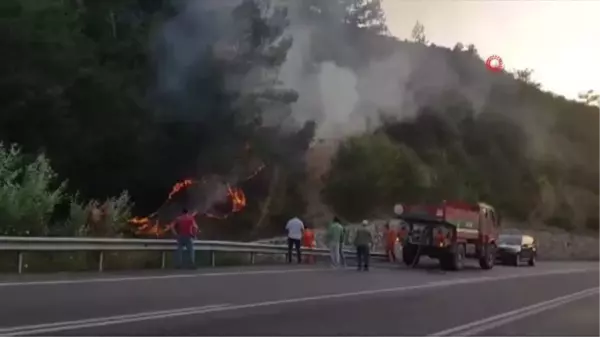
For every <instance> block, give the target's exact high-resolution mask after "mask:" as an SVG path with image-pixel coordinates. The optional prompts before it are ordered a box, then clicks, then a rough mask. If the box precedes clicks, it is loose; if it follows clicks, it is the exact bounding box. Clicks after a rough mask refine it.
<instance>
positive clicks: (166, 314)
mask: <svg viewBox="0 0 600 337" xmlns="http://www.w3.org/2000/svg"><path fill="white" fill-rule="evenodd" d="M588 271H590V269H587V268H586V269H570V270H561V271H546V272H540V273H527V274H519V275H508V276H499V277H473V278H463V279H454V280H445V281H438V282H430V283H425V284H419V285H413V286H403V287H395V288H384V289H372V290H363V291H356V292H347V293H338V294H328V295H317V296H310V297H300V298H290V299H283V300H275V301H265V302H256V303H249V304H239V305H219V306H216V307H207V306H201V307H190V308H182V309H175V310H163V311H155V312H145V313H139V314H135V315H122V316H110V317H104V318H102V317H100V318H94V319H84V320H76V321H65V322H56V323H46V324H37V325H25V326H16V327H9V328H0V335H5V336H19V335H31V334H49V333H52V332H58V331H67V330H77V329H84V328H93V327H98V326H107V325H117V324H124V323H134V322H141V321H146V320H156V319H164V318H170V317H180V316H191V315H201V314H206V313H212V312H222V311H232V310H243V309H251V308H259V307H269V306H275V305H283V304H296V303H303V302H311V301H322V300H330V299H339V298H347V297H356V296H365V295H375V294H383V293H390V292H404V291H409V290H421V289H432V288H440V287H448V286H453V285H458V284H469V283H482V282H492V281H500V280H506V279H515V278H524V277H534V276H547V275H557V274H565V273H569V274H572V273H577V272H588Z"/></svg>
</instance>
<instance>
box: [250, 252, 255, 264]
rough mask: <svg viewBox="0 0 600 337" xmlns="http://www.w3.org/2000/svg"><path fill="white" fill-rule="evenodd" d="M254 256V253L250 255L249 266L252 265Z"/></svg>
mask: <svg viewBox="0 0 600 337" xmlns="http://www.w3.org/2000/svg"><path fill="white" fill-rule="evenodd" d="M255 257H256V254H254V252H251V253H250V264H254V262H255V261H254V260H255Z"/></svg>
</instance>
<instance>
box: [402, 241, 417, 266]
mask: <svg viewBox="0 0 600 337" xmlns="http://www.w3.org/2000/svg"><path fill="white" fill-rule="evenodd" d="M418 249H419V247H417V245H413V244H410V243H407V244H406V245H404V247H402V262H404V264H405V265H407V266H409V267H410V266H412V265H413V263H414V265H415V266H416V265H417V264H418V263H419V257H418V256H417V250H418ZM415 259H416V261H415Z"/></svg>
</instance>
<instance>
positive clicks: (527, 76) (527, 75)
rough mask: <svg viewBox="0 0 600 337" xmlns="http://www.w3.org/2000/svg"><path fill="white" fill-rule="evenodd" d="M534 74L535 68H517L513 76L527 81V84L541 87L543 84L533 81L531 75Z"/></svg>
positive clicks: (524, 81) (518, 79)
mask: <svg viewBox="0 0 600 337" xmlns="http://www.w3.org/2000/svg"><path fill="white" fill-rule="evenodd" d="M532 74H533V69H529V68H525V69H522V70H515V71H514V73H513V76H514V77H515V79H516V80H517V81H521V82H523V83H526V84H527V85H530V86H533V87H535V88H538V89H539V88H540V86H541V84H540V83H537V82H535V81H533V79H532V78H531V75H532Z"/></svg>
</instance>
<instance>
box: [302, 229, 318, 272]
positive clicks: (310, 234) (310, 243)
mask: <svg viewBox="0 0 600 337" xmlns="http://www.w3.org/2000/svg"><path fill="white" fill-rule="evenodd" d="M302 247H303V248H305V249H309V250H312V249H314V248H316V247H317V244H316V242H315V232H314V231H313V230H312V228H311V226H310V225H308V224H307V225H306V226H305V228H304V232H303V233H302ZM304 262H305V263H310V264H314V263H315V256H314V255H306V256H305V257H304Z"/></svg>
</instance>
